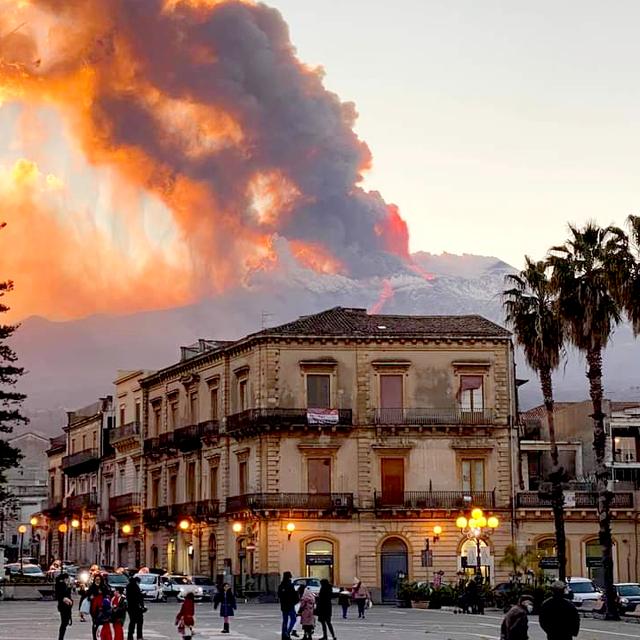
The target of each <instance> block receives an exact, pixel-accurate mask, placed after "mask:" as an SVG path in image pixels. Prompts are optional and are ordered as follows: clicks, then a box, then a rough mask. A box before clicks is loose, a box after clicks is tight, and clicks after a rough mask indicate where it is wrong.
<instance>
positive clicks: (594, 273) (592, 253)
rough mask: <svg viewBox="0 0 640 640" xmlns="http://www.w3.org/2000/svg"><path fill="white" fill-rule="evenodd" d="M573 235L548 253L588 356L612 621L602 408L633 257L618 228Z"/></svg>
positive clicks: (566, 317) (569, 327)
mask: <svg viewBox="0 0 640 640" xmlns="http://www.w3.org/2000/svg"><path fill="white" fill-rule="evenodd" d="M569 230H570V233H571V237H570V238H569V240H567V242H566V243H565V244H564V245H562V246H559V247H554V248H552V249H551V250H550V252H549V258H548V262H549V265H550V266H551V268H552V276H551V283H552V285H553V287H554V289H555V291H556V292H557V295H558V304H559V309H560V315H561V317H562V320H563V323H564V327H565V331H566V333H567V336H568V338H569V340H570V341H571V342H572V343H573V344H574V345H575V346H576V347H577V348H578V349H579V350H580V351H582V352H583V353H584V354H585V355H586V359H587V378H588V380H589V394H590V396H591V403H592V405H593V413H592V418H593V450H594V454H595V459H596V469H595V472H596V473H595V475H596V485H597V489H598V520H599V524H600V531H599V539H600V544H601V545H602V564H603V570H604V586H605V593H606V603H607V612H606V616H607V618H608V619H616V618H617V617H618V612H617V610H616V607H615V599H616V592H615V589H614V586H613V555H612V546H613V541H612V538H611V516H610V513H609V508H610V506H611V499H612V497H613V494H612V492H611V491H610V490H609V470H608V468H607V467H606V464H605V463H606V461H605V445H606V435H605V429H604V418H605V415H604V413H603V411H602V352H603V350H604V348H605V347H606V345H607V343H608V341H609V338H610V337H611V334H612V332H613V330H614V328H615V327H616V326H617V325H618V324H619V323H620V322H621V320H622V314H623V312H624V311H625V309H624V299H625V297H626V294H627V292H628V281H629V277H630V275H631V270H632V269H633V265H634V260H633V256H632V255H631V253H630V250H629V239H628V237H627V235H626V234H625V233H624V231H622V229H619V228H618V227H604V228H603V227H600V226H598V225H597V224H595V223H593V222H590V223H587V224H586V225H585V227H584V228H582V229H578V228H577V227H574V226H571V225H570V226H569Z"/></svg>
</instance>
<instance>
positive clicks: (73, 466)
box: [62, 449, 100, 476]
mask: <svg viewBox="0 0 640 640" xmlns="http://www.w3.org/2000/svg"><path fill="white" fill-rule="evenodd" d="M99 464H100V454H99V453H98V450H97V449H85V450H84V451H78V453H72V454H71V455H70V456H64V458H62V470H63V471H64V472H65V473H66V474H67V475H68V476H76V475H79V474H81V473H86V472H88V471H96V470H97V469H98V466H99Z"/></svg>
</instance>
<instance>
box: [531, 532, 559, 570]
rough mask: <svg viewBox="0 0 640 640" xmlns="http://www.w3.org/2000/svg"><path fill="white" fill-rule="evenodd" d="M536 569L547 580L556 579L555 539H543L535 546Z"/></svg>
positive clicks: (556, 557) (556, 556)
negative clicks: (546, 577) (547, 578)
mask: <svg viewBox="0 0 640 640" xmlns="http://www.w3.org/2000/svg"><path fill="white" fill-rule="evenodd" d="M536 557H537V558H538V567H539V569H540V571H542V573H543V574H544V575H545V576H548V577H549V578H557V577H558V548H557V545H556V539H555V538H544V539H543V540H538V542H537V544H536Z"/></svg>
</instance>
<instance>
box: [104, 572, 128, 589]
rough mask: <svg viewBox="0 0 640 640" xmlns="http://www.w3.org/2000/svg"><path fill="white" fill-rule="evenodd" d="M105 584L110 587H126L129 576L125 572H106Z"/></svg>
mask: <svg viewBox="0 0 640 640" xmlns="http://www.w3.org/2000/svg"><path fill="white" fill-rule="evenodd" d="M107 584H108V585H109V587H111V589H115V588H116V587H123V588H124V587H126V586H127V584H129V576H128V575H127V574H126V573H108V574H107Z"/></svg>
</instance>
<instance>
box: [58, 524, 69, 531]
mask: <svg viewBox="0 0 640 640" xmlns="http://www.w3.org/2000/svg"><path fill="white" fill-rule="evenodd" d="M68 529H69V527H67V525H66V524H65V523H64V522H63V523H62V524H60V525H58V531H59V532H60V533H67V531H68Z"/></svg>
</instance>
